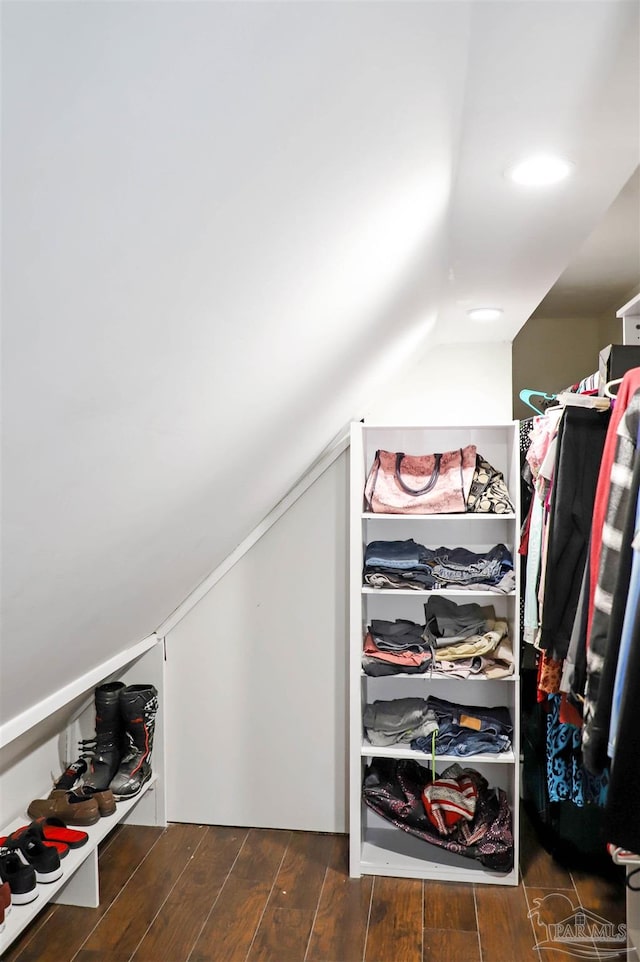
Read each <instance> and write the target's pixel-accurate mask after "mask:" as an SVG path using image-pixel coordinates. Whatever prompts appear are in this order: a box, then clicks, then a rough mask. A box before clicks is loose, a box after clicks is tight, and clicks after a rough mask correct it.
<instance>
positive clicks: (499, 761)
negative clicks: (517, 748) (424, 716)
mask: <svg viewBox="0 0 640 962" xmlns="http://www.w3.org/2000/svg"><path fill="white" fill-rule="evenodd" d="M360 754H361V755H362V757H363V758H413V759H415V761H419V762H429V764H430V763H431V755H430V754H429V752H419V751H416V750H415V749H414V748H409V746H408V745H407V746H405V745H387V746H378V745H370V744H369V743H368V742H363V743H362V748H361V749H360ZM515 761H516V759H515V755H514V754H513V752H512V751H508V752H500V753H499V754H498V755H492V754H491V753H487V752H483V753H481V754H478V755H436V764H438V765H442V764H443V763H446V764H447V765H450V764H452V763H453V762H458V764H459V765H461V766H462V767H463V768H464V767H465V766H467V765H472V766H473V765H480V764H482V765H484V764H486V763H489V764H491V765H514V764H515Z"/></svg>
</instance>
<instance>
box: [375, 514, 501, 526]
mask: <svg viewBox="0 0 640 962" xmlns="http://www.w3.org/2000/svg"><path fill="white" fill-rule="evenodd" d="M515 518H516V516H515V514H513V513H512V512H508V513H505V514H485V513H484V512H482V511H457V512H456V513H455V514H382V513H379V512H377V511H363V512H362V519H363V521H385V520H386V521H429V522H431V521H464V522H465V523H466V522H467V521H471V522H472V523H473V524H486V523H487V522H488V521H515Z"/></svg>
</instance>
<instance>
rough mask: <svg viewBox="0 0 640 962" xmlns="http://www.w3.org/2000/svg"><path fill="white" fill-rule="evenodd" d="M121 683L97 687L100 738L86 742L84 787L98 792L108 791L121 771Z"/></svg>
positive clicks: (84, 744)
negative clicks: (115, 776) (114, 777)
mask: <svg viewBox="0 0 640 962" xmlns="http://www.w3.org/2000/svg"><path fill="white" fill-rule="evenodd" d="M124 687H125V686H124V685H123V683H122V682H121V681H112V682H108V683H107V684H106V685H100V686H99V688H96V696H95V698H96V738H95V744H94V743H93V741H92V740H88V741H85V742H83V747H84V748H85V749H86V750H87V753H86V754H85V756H84V757H85V758H86V759H87V760H88V762H89V771H88V772H87V774H86V775H85V777H84V779H83V781H84V785H85V786H86V787H87V788H89V789H92V790H93V791H94V792H104V791H105V790H106V789H107V788H108V787H109V782H110V781H111V779H112V778H113V776H114V775H115V773H116V772H117V770H118V765H119V764H120V758H121V757H122V716H121V714H120V692H121V691H123V689H124Z"/></svg>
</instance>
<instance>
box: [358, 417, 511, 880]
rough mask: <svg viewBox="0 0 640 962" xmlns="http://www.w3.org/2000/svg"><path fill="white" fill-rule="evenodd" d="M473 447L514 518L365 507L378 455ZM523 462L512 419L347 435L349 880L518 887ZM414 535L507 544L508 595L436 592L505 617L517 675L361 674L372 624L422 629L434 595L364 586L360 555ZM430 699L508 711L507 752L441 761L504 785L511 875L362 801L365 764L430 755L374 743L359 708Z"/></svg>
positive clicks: (474, 546) (484, 545)
mask: <svg viewBox="0 0 640 962" xmlns="http://www.w3.org/2000/svg"><path fill="white" fill-rule="evenodd" d="M467 444H475V445H476V447H477V450H478V453H479V454H481V455H482V456H483V457H484V458H486V459H487V460H488V461H489V462H490V463H491V464H492V465H493V466H494V467H495V468H497V469H498V470H499V471H502V473H503V475H504V478H505V481H506V482H507V486H508V488H509V493H510V496H511V499H512V501H513V502H514V505H515V507H516V510H515V512H514V513H512V514H504V515H495V514H473V513H469V514H450V515H391V514H388V515H383V514H374V513H371V512H368V511H365V510H364V500H363V492H364V486H365V480H366V476H367V472H368V470H369V468H370V466H371V464H372V462H373V459H374V457H375V453H376V451H377V450H378V449H383V450H387V451H404V452H405V453H406V454H416V455H418V454H427V453H431V452H434V451H448V450H453V449H455V448H458V447H463V446H465V445H467ZM519 493H520V463H519V449H518V430H517V423H516V422H509V423H507V424H500V425H491V426H478V427H393V426H383V425H369V424H362V423H357V424H353V425H352V434H351V532H350V534H351V546H350V582H351V590H350V826H349V832H350V873H351V875H352V876H354V877H358V876H360V875H389V876H395V877H400V878H402V877H406V878H428V879H437V880H440V881H460V882H489V883H498V884H504V885H517V884H518V837H519V812H518V799H519V744H520V738H519V721H520V694H519V691H520V686H519V681H520V678H519V649H520V640H519V611H518V597H519V572H518V562H517V548H518V543H519V534H520V528H519ZM406 538H414V540H415V541H417V542H419V543H420V544H423V545H425V546H426V547H429V548H435V547H439V546H442V545H445V546H448V547H466V548H469V549H470V550H472V551H476V552H481V551H487V550H489V549H490V548H492V547H493V546H494V545H496V544H500V543H502V544H505V545H506V546H507V548H509V550H510V551H511V554H512V556H513V558H514V567H515V573H516V589H515V591H514V592H513V593H512V594H511V595H504V594H498V593H496V592H491V591H487V592H484V591H455V590H439V591H438V595H441V596H443V597H448V598H451V599H453V600H455V601H457V603H458V604H466V603H468V602H471V601H476V602H478V603H479V604H482V605H488V604H492V605H493V606H494V608H495V611H496V615H497V616H498V617H499V618H503V619H506V621H507V623H508V625H509V638H510V641H511V646H512V649H513V657H514V672H513V674H512V675H509V676H508V677H506V678H503V679H487V678H468V679H460V678H451V677H440V678H437V677H433V678H432V677H430V676H429V673H428V672H427V674H425V675H416V674H397V675H386V676H382V677H372V676H368V675H366V674H365V673H364V672H363V670H362V645H363V638H364V635H365V633H366V628H367V625H368V624H369V623H370V622H371V619H372V618H384V619H388V620H394V619H396V618H408V619H411V620H412V621H415V622H417V623H424V605H425V603H426V602H427V600H428V599H429V597H430V596H431V595H432V592H430V591H418V590H415V589H393V588H389V589H377V588H371V587H363V585H362V569H363V560H364V550H365V547H366V545H367V544H368V543H370V542H371V541H376V540H384V541H394V540H404V539H406ZM429 694H433V695H435V696H437V697H440V698H445V699H447V700H449V701H453V702H458V703H461V704H467V705H483V706H487V707H489V706H498V705H504V706H507V707H508V708H509V711H510V713H511V718H512V721H513V739H512V750H511V751H510V752H506V753H504V754H500V755H487V754H484V755H476V756H473V755H469V756H465V757H464V758H460V757H457V756H448V755H439V756H437V759H436V762H437V770H438V771H439V772H441V771H442V770H443V769H444V768H446V767H447V766H448V765H449V764H451V763H452V762H454V761H457V762H459V763H461V764H462V766H463V767H465V766H466V767H473V768H476V769H477V770H478V771H479V772H480V773H481V774H482V775H483V776H484V777H485V778H486V779H487V781H488V782H489V786H490V787H499V788H502V789H503V790H504V791H505V792H506V795H507V798H508V801H509V805H510V807H511V813H512V825H513V837H514V868H513V869H512V870H511V871H510V872H507V873H504V872H502V873H500V872H495V871H491V870H489V869H487V868H485V867H484V866H482V865H481V864H480V863H479V862H477V861H475V860H473V859H470V858H465V857H463V856H459V855H455V854H452V853H449V852H447V851H446V850H444V849H440V848H439V847H438V846H436V845H431V844H429V843H428V842H426V841H424V840H422V839H420V838H417V837H415V836H412V835H410V834H408V833H407V832H404V831H402V830H401V829H399V828H396V827H395V826H394V825H392V824H391V823H390V822H388V821H386V820H385V819H383V818H382V817H380V816H378V815H377V814H376V813H375V812H373V811H372V810H371V809H369V808H368V807H367V806H366V805H365V804H364V803H363V801H362V779H363V775H364V771H365V768H366V765H367V762H368V760H369V759H371V758H381V757H385V758H413V759H415V760H416V761H418V762H420V763H421V764H423V765H425V766H429V765H430V761H431V760H430V757H428V756H426V755H425V754H424V753H422V752H417V751H414V750H412V749H411V748H409V747H408V746H407V745H395V746H390V747H387V748H378V747H374V746H372V745H371V744H370V743H369V742H368V741H367V740H366V738H365V736H364V731H363V724H362V713H363V707H364V705H366V704H370V703H371V702H373V701H375V700H376V699H385V700H387V699H393V698H404V697H422V698H427V697H428V695H429Z"/></svg>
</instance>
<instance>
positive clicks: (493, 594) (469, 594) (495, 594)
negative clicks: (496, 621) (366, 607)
mask: <svg viewBox="0 0 640 962" xmlns="http://www.w3.org/2000/svg"><path fill="white" fill-rule="evenodd" d="M362 594H363V595H409V596H411V597H412V598H413V597H416V598H420V596H421V595H425V597H428V596H429V595H442V596H443V597H445V598H451V597H456V598H460V597H464V598H515V596H516V592H515V591H510V592H507V593H505V592H504V591H476V590H475V589H469V590H468V591H467V590H465V589H464V588H458V589H456V588H436V589H433V588H370V587H369V586H368V585H363V586H362Z"/></svg>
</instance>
